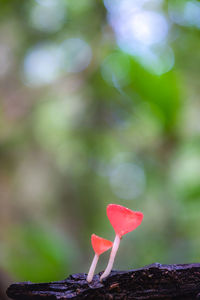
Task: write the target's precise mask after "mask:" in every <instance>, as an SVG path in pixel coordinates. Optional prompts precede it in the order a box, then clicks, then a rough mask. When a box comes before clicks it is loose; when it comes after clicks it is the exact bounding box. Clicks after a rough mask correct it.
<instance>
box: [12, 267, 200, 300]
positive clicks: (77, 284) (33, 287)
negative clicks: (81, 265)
mask: <svg viewBox="0 0 200 300" xmlns="http://www.w3.org/2000/svg"><path fill="white" fill-rule="evenodd" d="M100 274H101V273H100ZM100 274H98V275H95V277H94V280H93V282H92V283H91V284H88V283H87V281H86V274H73V275H71V276H69V277H68V278H67V279H66V280H63V281H57V282H50V283H37V284H34V283H30V282H22V283H15V284H12V285H11V286H10V287H9V288H8V289H7V295H8V296H9V297H10V298H11V299H14V300H19V299H20V300H29V299H41V300H42V299H48V300H50V299H52V300H53V299H60V300H64V299H77V300H78V299H96V300H98V299H102V300H103V299H106V300H112V299H116V300H117V299H124V300H126V299H166V300H167V299H168V300H169V299H180V300H184V299H188V300H192V299H200V264H183V265H161V264H159V263H155V264H152V265H149V266H146V267H143V268H140V269H135V270H129V271H112V273H111V275H110V276H109V277H108V278H106V279H105V280H104V281H103V283H100V282H99V275H100Z"/></svg>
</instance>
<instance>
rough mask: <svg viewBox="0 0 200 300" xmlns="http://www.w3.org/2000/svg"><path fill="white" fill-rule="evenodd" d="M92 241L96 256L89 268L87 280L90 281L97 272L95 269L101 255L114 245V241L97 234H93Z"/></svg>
mask: <svg viewBox="0 0 200 300" xmlns="http://www.w3.org/2000/svg"><path fill="white" fill-rule="evenodd" d="M91 243H92V247H93V250H94V252H95V256H94V258H93V261H92V264H91V266H90V270H89V272H88V276H87V282H89V283H90V282H91V281H92V279H93V276H94V272H95V269H96V265H97V262H98V260H99V256H100V255H101V254H102V253H103V252H105V251H107V250H108V249H110V248H111V247H112V245H113V243H112V242H111V241H108V240H105V239H103V238H101V237H100V236H98V235H96V234H92V236H91Z"/></svg>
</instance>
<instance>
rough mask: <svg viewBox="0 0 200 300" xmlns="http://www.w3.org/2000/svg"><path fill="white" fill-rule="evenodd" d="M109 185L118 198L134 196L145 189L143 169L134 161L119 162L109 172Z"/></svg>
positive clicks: (128, 198) (127, 198)
mask: <svg viewBox="0 0 200 300" xmlns="http://www.w3.org/2000/svg"><path fill="white" fill-rule="evenodd" d="M110 185H111V188H112V191H113V192H114V194H115V195H116V196H117V197H118V198H121V199H126V200H130V199H133V198H136V197H138V196H140V195H141V194H142V193H143V192H144V189H145V174H144V170H143V169H142V168H141V167H140V166H138V165H136V164H134V163H128V162H127V163H119V164H118V165H116V166H115V167H114V168H113V170H112V171H111V173H110Z"/></svg>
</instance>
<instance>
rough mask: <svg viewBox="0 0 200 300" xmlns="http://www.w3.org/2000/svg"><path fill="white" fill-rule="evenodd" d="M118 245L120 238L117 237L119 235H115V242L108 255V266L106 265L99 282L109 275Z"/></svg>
mask: <svg viewBox="0 0 200 300" xmlns="http://www.w3.org/2000/svg"><path fill="white" fill-rule="evenodd" d="M119 244H120V237H119V235H116V236H115V240H114V242H113V247H112V250H111V253H110V258H109V262H108V265H107V267H106V269H105V271H104V272H103V274H102V275H101V277H100V281H102V280H103V279H104V278H106V277H107V276H108V275H109V274H110V272H111V270H112V267H113V263H114V260H115V255H116V253H117V250H118V248H119Z"/></svg>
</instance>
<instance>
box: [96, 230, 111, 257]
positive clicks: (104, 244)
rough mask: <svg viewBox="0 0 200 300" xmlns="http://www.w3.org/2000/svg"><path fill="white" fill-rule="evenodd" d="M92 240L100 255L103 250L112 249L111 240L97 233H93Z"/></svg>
mask: <svg viewBox="0 0 200 300" xmlns="http://www.w3.org/2000/svg"><path fill="white" fill-rule="evenodd" d="M91 242H92V247H93V249H94V252H95V253H96V254H98V255H101V254H102V253H103V252H105V251H107V250H108V249H110V248H111V247H112V245H113V243H112V242H111V241H108V240H105V239H103V238H101V237H100V236H98V235H96V234H92V236H91Z"/></svg>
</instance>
